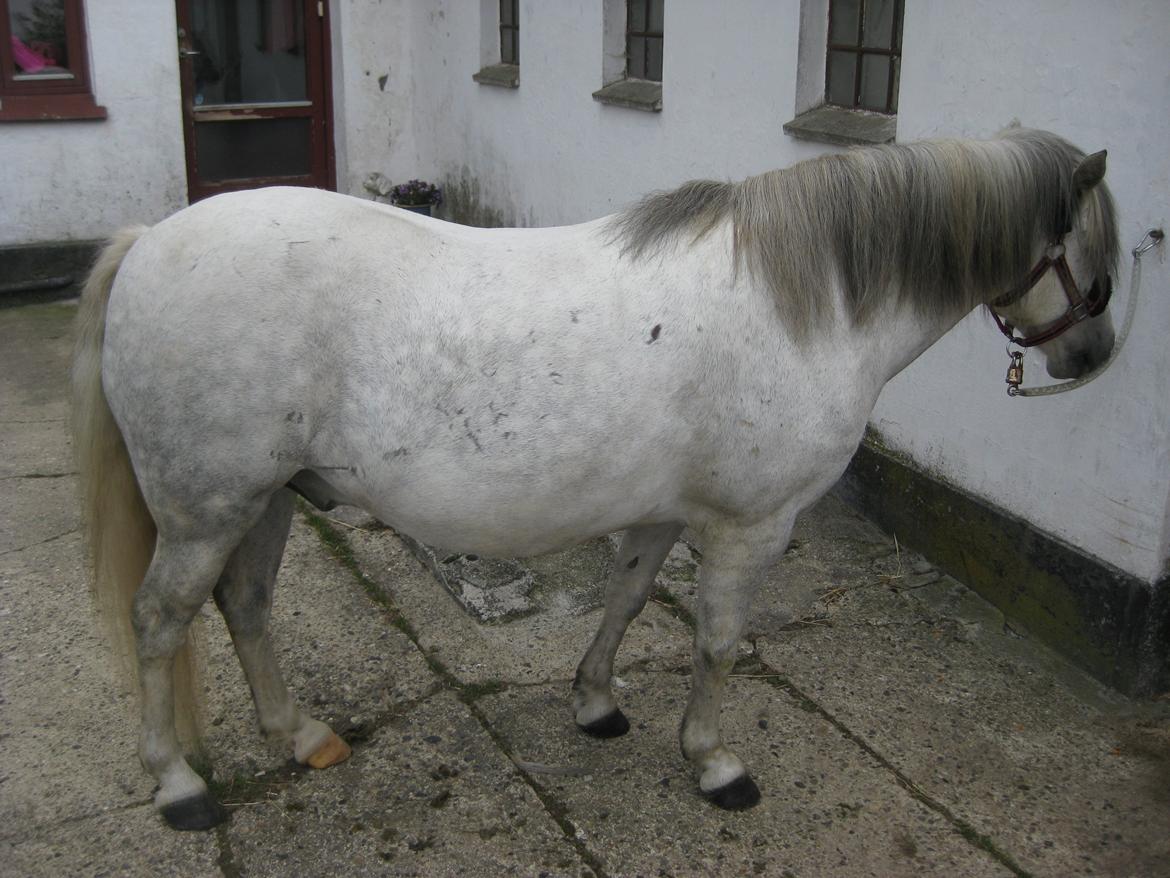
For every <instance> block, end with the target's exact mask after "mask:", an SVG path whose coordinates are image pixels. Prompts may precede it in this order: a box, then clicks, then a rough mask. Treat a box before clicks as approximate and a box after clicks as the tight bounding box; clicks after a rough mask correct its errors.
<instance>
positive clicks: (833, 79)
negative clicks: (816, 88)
mask: <svg viewBox="0 0 1170 878" xmlns="http://www.w3.org/2000/svg"><path fill="white" fill-rule="evenodd" d="M856 73H857V56H856V55H855V54H853V53H852V52H830V53H829V85H828V88H827V89H826V93H827V99H828V101H829V103H831V104H841V105H842V106H844V107H852V106H853V78H854V76H855V75H856Z"/></svg>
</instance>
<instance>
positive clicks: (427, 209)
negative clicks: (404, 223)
mask: <svg viewBox="0 0 1170 878" xmlns="http://www.w3.org/2000/svg"><path fill="white" fill-rule="evenodd" d="M394 206H395V207H401V208H402V209H403V210H409V211H410V212H411V213H421V214H422V215H423V216H434V209H435V206H434V205H433V204H395V205H394Z"/></svg>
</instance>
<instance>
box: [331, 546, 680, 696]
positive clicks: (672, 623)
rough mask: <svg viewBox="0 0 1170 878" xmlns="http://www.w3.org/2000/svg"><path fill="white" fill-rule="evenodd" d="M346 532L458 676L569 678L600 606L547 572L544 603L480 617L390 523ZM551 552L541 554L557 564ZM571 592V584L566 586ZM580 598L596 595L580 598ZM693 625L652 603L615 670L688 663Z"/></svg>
mask: <svg viewBox="0 0 1170 878" xmlns="http://www.w3.org/2000/svg"><path fill="white" fill-rule="evenodd" d="M344 535H345V537H346V539H347V541H348V543H349V545H350V547H351V548H352V550H353V553H354V557H355V558H356V559H357V563H358V564H359V565H360V567H361V568H362V570H363V571H365V573H366V574H367V575H368V576H369V578H370V580H371V582H372V583H374V584H375V585H376V586H377V587H378V588H379V589H381V590H382V592H383V593H384V594H386V595H387V596H388V597H389V599H390V600H392V601H393V602H394V604H395V606H397V607H398V608H399V610H400V611H401V612H402V614H403V615H404V616H405V617H406V619H407V620H408V621H409V623H410V625H411V626H412V628H413V629H414V631H415V633H416V636H417V638H418V642H419V644H420V646H421V647H422V648H423V649H424V650H425V651H426V652H427V654H428V655H430V656H432V657H433V658H435V659H436V660H438V661H440V662H442V663H443V665H444V666H445V667H446V668H447V669H448V670H449V671H450V672H451V673H452V674H453V675H454V676H455V677H456V678H458V679H459V680H460V681H461V682H464V683H478V684H483V683H492V682H497V681H500V682H508V683H525V684H527V683H539V682H546V681H550V680H559V681H562V682H563V685H564V696H563V703H564V710H565V714H566V716H567V715H569V712H570V710H571V708H570V706H569V705H570V696H569V694H568V684H569V682H570V681H572V679H573V675H574V674H575V673H576V669H577V663H578V662H579V661H580V660H581V656H583V655H584V654H585V650H586V649H587V648H588V646H589V643H590V642H591V641H592V639H593V635H594V633H595V632H596V630H597V626H598V625H599V624H600V621H601V611H600V610H599V609H583V607H582V603H583V602H582V601H581V600H580V599H579V595H580V591H578V592H576V594H577V595H578V596H577V597H575V596H573V594H570V595H569V597H567V598H566V599H565V600H563V601H561V600H560V599H559V598H558V593H557V591H556V590H555V588H554V587H553V584H552V581H551V580H552V577H551V576H550V578H549V584H548V586H547V587H546V588H545V589H543V590H542V592H541V594H542V601H543V602H544V604H545V609H544V610H543V611H542V612H540V613H538V614H535V615H530V616H527V617H523V618H520V619H515V620H512V621H508V622H502V623H496V624H491V625H485V624H480V623H479V622H477V621H476V620H475V619H474V618H473V617H472V616H470V615H468V613H467V612H465V610H464V608H463V606H462V605H461V604H459V603H458V602H457V601H455V600H454V599H453V598H452V597H451V596H450V595H449V594H448V593H447V592H446V591H444V590H443V589H442V588H440V587H439V585H438V583H436V582H435V580H434V578H433V576H431V575H430V573H429V571H428V570H427V569H426V568H425V567H424V566H423V564H422V563H421V562H420V561H418V560H417V559H416V558H415V556H414V555H413V554H412V553H411V552H410V550H409V549H408V548H407V547H406V546H405V545H404V544H403V543H402V542H400V541H399V540H398V539H397V538H396V537H395V536H394V535H393V533H392V532H391V531H389V530H365V529H352V528H351V529H348V530H346V531H345V532H344ZM556 558H557V556H549V558H548V559H546V560H543V561H540V562H538V563H542V564H545V565H548V567H549V568H555V564H556ZM570 591H571V592H572V590H571V589H570ZM584 603H585V606H590V605H591V604H595V603H596V601H592V602H584ZM690 649H691V632H690V630H689V629H688V628H687V627H686V626H685V625H684V624H682V623H681V622H679V621H678V620H677V619H675V618H674V617H673V616H672V615H671V613H670V611H669V610H668V609H667V608H665V607H662V606H659V605H655V604H651V605H649V606H648V607H647V608H646V610H645V612H643V613H642V615H641V616H639V617H638V619H637V620H635V622H634V624H633V625H631V626H630V630H629V633H628V634H627V637H626V639H625V641H624V642H623V643H622V647H621V650H620V652H619V653H618V660H617V672H618V673H619V674H620V673H622V671H623V669H624V668H628V667H646V666H653V667H670V668H673V667H677V666H679V665H680V664H684V665H689V662H690Z"/></svg>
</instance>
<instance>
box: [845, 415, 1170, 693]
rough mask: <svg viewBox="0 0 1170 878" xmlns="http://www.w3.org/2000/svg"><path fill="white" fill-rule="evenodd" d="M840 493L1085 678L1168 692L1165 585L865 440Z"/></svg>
mask: <svg viewBox="0 0 1170 878" xmlns="http://www.w3.org/2000/svg"><path fill="white" fill-rule="evenodd" d="M838 491H839V493H841V494H842V496H843V497H844V498H845V499H846V500H848V501H849V502H851V503H852V504H853V505H855V506H857V507H858V508H860V509H862V510H863V511H864V512H865V513H866V514H867V515H869V516H870V517H872V518H873V519H874V520H875V521H877V522H878V523H879V524H880V525H881V526H882V527H883V528H885V529H886V530H888V531H891V532H893V533H894V534H896V535H897V537H898V540H899V541H900V542H902V543H903V544H905V545H908V546H910V547H911V548H913V549H915V550H916V551H919V552H921V553H922V554H923V555H925V556H926V557H928V558H929V559H930V560H931V561H932V562H933V563H935V564H936V565H938V567H939V568H940V569H942V570H944V571H946V572H947V573H949V574H950V575H951V576H954V577H955V578H956V579H959V580H961V581H962V582H964V583H966V584H967V585H968V586H970V587H971V588H973V589H974V590H975V591H977V592H979V594H981V595H982V596H983V597H984V598H986V599H987V600H988V601H990V602H991V603H992V604H994V605H995V606H996V607H997V608H999V610H1000V611H1001V612H1003V614H1004V616H1005V617H1007V618H1008V619H1009V620H1011V622H1012V624H1013V625H1017V626H1020V627H1023V628H1025V629H1026V630H1027V631H1028V632H1029V633H1030V634H1031V635H1033V636H1035V637H1037V638H1039V639H1040V640H1042V641H1044V642H1045V643H1047V644H1048V645H1049V646H1051V647H1052V648H1054V649H1056V650H1057V651H1058V652H1061V653H1063V654H1064V655H1065V656H1067V657H1068V658H1070V659H1071V660H1072V661H1074V662H1076V663H1077V664H1078V665H1080V666H1081V667H1083V668H1084V669H1085V670H1087V671H1089V673H1091V674H1093V675H1094V676H1095V677H1097V678H1098V679H1100V680H1102V681H1104V682H1106V683H1108V684H1109V685H1111V686H1114V687H1115V688H1117V689H1119V690H1121V691H1123V692H1125V693H1127V694H1131V695H1142V696H1149V695H1154V694H1157V693H1159V692H1162V691H1165V690H1166V689H1167V688H1170V595H1168V591H1167V590H1168V589H1170V583H1168V582H1166V581H1163V582H1159V583H1156V584H1155V585H1153V586H1151V585H1150V584H1148V583H1145V582H1142V581H1140V580H1138V579H1136V578H1135V577H1133V576H1131V575H1129V574H1127V573H1125V572H1124V571H1122V570H1119V569H1117V568H1115V567H1112V566H1111V565H1109V564H1106V563H1105V562H1103V561H1101V560H1099V559H1097V558H1094V557H1091V556H1089V555H1087V554H1085V553H1084V552H1081V551H1080V550H1079V549H1077V548H1076V547H1074V546H1069V545H1067V544H1065V543H1062V542H1060V541H1059V540H1057V539H1055V538H1054V537H1052V536H1049V535H1047V534H1044V533H1042V532H1040V531H1038V530H1037V529H1036V528H1034V527H1033V526H1032V525H1030V524H1029V523H1028V522H1026V521H1024V520H1023V519H1021V518H1018V517H1015V516H1013V515H1011V514H1010V513H1008V512H1006V511H1005V510H1002V509H998V508H996V507H993V506H991V505H989V504H987V503H985V502H984V501H982V500H980V499H979V498H976V497H974V496H972V495H970V494H967V493H966V492H964V491H962V490H960V489H958V488H956V487H954V486H952V485H950V484H948V483H947V482H946V480H945V479H943V478H941V477H940V476H939V475H938V474H937V473H932V472H929V471H926V470H923V469H922V468H921V467H919V466H918V465H917V464H915V463H914V462H913V461H912V460H910V459H909V458H908V457H906V456H905V455H903V454H900V453H899V452H897V451H896V450H894V449H891V448H890V447H889V446H888V445H887V444H886V443H885V441H883V438H882V436H881V435H880V434H879V433H878V432H877V431H875V430H872V429H871V430H870V431H869V433H868V434H867V435H866V439H865V441H864V442H863V444H862V446H861V448H860V449H858V452H857V454H856V455H855V457H854V458H853V461H852V462H851V463H850V466H849V469H848V471H847V472H846V474H845V476H844V477H842V480H841V482H840V484H839V486H838Z"/></svg>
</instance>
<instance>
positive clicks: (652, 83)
mask: <svg viewBox="0 0 1170 878" xmlns="http://www.w3.org/2000/svg"><path fill="white" fill-rule="evenodd" d="M604 3H605V5H604V7H603V9H604V28H605V33H604V37H603V40H602V56H603V57H602V69H601V78H602V82H603V83H604V85H603V86H602V87H601V88H600V89H598V90H597V91H595V92H594V93H593V99H594V100H595V101H599V102H600V103H603V104H612V105H614V106H618V107H628V108H630V109H633V110H648V111H650V112H653V113H656V112H658V111H660V110H661V109H662V44H663V39H662V35H663V33H664V32H665V26H664V22H665V10H664V6H665V5H666V3H665V0H604Z"/></svg>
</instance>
